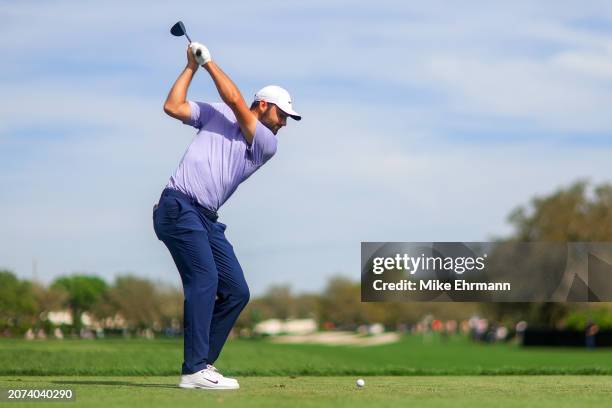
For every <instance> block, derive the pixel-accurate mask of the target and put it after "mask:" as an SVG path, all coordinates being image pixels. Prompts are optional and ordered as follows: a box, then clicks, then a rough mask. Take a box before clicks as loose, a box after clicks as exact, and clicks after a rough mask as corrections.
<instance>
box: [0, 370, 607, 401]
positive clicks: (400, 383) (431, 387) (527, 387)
mask: <svg viewBox="0 0 612 408" xmlns="http://www.w3.org/2000/svg"><path fill="white" fill-rule="evenodd" d="M175 383H176V377H175V376H173V377H95V378H78V377H20V378H19V379H15V378H7V377H0V387H5V388H6V387H12V388H45V387H53V388H61V387H70V388H72V389H73V390H74V391H75V394H76V402H75V403H66V404H67V405H65V406H88V407H101V408H102V407H104V408H106V407H138V406H140V407H143V406H146V407H147V408H153V407H168V406H171V407H210V406H222V407H276V406H279V407H287V406H290V407H335V408H339V407H351V408H357V407H367V408H372V407H394V408H396V407H400V406H402V407H403V406H416V407H454V408H457V407H474V406H487V407H491V406H494V407H496V408H500V407H526V406H538V407H590V406H592V407H603V406H609V403H610V401H611V400H612V378H611V377H609V376H492V377H490V376H467V377H466V376H446V377H440V376H436V377H432V376H428V377H418V376H408V377H372V378H368V377H366V386H365V387H364V388H361V389H359V388H357V387H356V386H355V383H354V378H351V377H294V378H289V377H245V378H243V379H242V381H241V386H242V388H241V389H240V390H237V391H202V390H181V389H178V388H176V387H175ZM46 405H50V406H58V404H57V403H49V404H45V403H42V405H41V403H40V402H34V403H19V404H18V406H20V407H26V406H32V407H41V406H46ZM62 405H63V404H62Z"/></svg>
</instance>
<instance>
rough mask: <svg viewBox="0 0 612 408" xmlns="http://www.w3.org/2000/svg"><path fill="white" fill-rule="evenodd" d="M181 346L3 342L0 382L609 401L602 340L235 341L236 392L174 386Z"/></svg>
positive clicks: (516, 401)
mask: <svg viewBox="0 0 612 408" xmlns="http://www.w3.org/2000/svg"><path fill="white" fill-rule="evenodd" d="M181 354H182V341H181V340H179V339H175V340H140V339H138V340H119V339H117V340H64V341H32V342H26V341H23V340H0V362H1V363H0V388H20V389H23V388H38V389H41V388H71V389H74V390H75V393H76V399H77V402H76V403H70V405H69V406H92V407H121V406H125V407H128V406H129V407H133V406H146V407H147V408H149V407H167V406H175V407H179V406H194V407H195V406H211V405H215V406H226V407H232V406H241V407H244V406H248V407H257V406H262V407H263V406H266V407H269V406H291V407H319V406H334V407H351V408H355V407H362V406H363V407H368V408H370V407H381V406H383V407H384V406H389V407H390V406H393V407H398V406H406V405H408V404H412V405H414V406H418V407H429V406H449V407H451V406H452V407H463V406H493V405H494V406H495V407H496V408H498V407H506V406H508V407H524V406H540V407H548V406H550V407H563V406H567V407H570V406H572V407H574V406H581V407H583V406H606V405H608V404H609V402H610V401H612V350H606V349H600V350H593V351H587V350H583V349H524V348H521V347H518V346H515V345H510V344H500V345H485V344H474V343H472V342H470V341H468V340H467V339H465V338H460V337H457V338H453V339H449V340H443V339H440V338H435V337H434V338H422V337H405V338H403V339H402V340H401V341H400V342H398V343H395V344H387V345H381V346H373V347H355V346H323V345H293V344H292V345H290V344H273V343H270V342H268V341H263V340H234V341H230V342H229V343H228V344H227V346H226V349H225V350H224V353H223V354H222V358H221V359H220V361H219V362H218V364H217V365H218V367H219V368H220V369H221V370H222V371H223V372H224V373H225V374H228V375H235V376H238V377H239V380H240V384H241V389H240V390H238V391H202V390H182V389H178V388H177V387H176V384H177V382H178V374H179V370H180V363H181ZM357 378H364V379H365V380H366V386H365V387H364V388H361V389H360V388H357V387H356V385H355V380H356V379H357ZM0 403H1V402H0ZM51 404H52V406H58V404H57V403H51ZM42 405H46V404H44V403H43V404H42ZM60 405H63V404H60ZM19 406H34V407H40V406H41V403H40V402H36V403H26V402H23V403H19Z"/></svg>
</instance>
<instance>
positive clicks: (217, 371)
mask: <svg viewBox="0 0 612 408" xmlns="http://www.w3.org/2000/svg"><path fill="white" fill-rule="evenodd" d="M206 368H208V369H209V370H213V371H214V372H215V373H217V374H219V375H220V376H221V377H223V378H225V379H226V380H229V381H234V382H235V383H236V384H238V380H237V379H235V378H230V377H225V376H224V375H223V374H221V373H220V372H219V370H217V367H215V366H214V365H211V364H206Z"/></svg>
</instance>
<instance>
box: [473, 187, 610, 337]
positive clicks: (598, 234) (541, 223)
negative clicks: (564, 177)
mask: <svg viewBox="0 0 612 408" xmlns="http://www.w3.org/2000/svg"><path fill="white" fill-rule="evenodd" d="M508 221H509V222H510V224H511V225H512V226H513V227H514V232H513V234H512V235H511V236H509V237H508V238H507V239H506V240H507V241H518V242H530V241H555V242H589V241H592V242H597V241H612V185H610V184H601V185H599V186H595V187H593V188H590V185H589V183H587V182H586V181H578V182H576V183H574V184H572V185H570V186H569V187H567V188H561V189H559V190H557V191H555V192H554V193H552V194H550V195H547V196H538V197H535V198H533V199H532V200H531V202H530V203H529V204H528V205H524V206H520V207H518V208H516V209H515V210H514V211H512V213H511V214H510V216H509V218H508ZM483 311H484V312H485V313H486V314H487V315H488V316H490V317H492V318H493V319H495V320H498V321H500V320H518V319H526V320H527V321H528V322H530V324H534V325H537V326H547V327H554V326H556V325H558V324H559V323H562V322H563V321H564V319H565V318H566V317H567V315H568V313H569V312H570V307H569V306H568V305H567V304H563V303H505V304H504V303H494V304H488V305H483Z"/></svg>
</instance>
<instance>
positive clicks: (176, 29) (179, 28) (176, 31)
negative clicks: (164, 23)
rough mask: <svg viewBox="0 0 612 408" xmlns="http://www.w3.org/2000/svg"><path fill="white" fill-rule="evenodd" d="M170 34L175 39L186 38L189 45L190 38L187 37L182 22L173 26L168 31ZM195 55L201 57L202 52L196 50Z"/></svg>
mask: <svg viewBox="0 0 612 408" xmlns="http://www.w3.org/2000/svg"><path fill="white" fill-rule="evenodd" d="M170 33H171V34H172V35H174V36H176V37H182V36H185V37H186V38H187V41H189V43H190V44H191V38H189V35H187V30H186V29H185V24H183V22H182V21H179V22H177V23H176V24H175V25H173V26H172V28H171V29H170ZM195 54H196V56H198V57H199V56H200V55H202V51H200V50H197V51H196V53H195Z"/></svg>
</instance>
